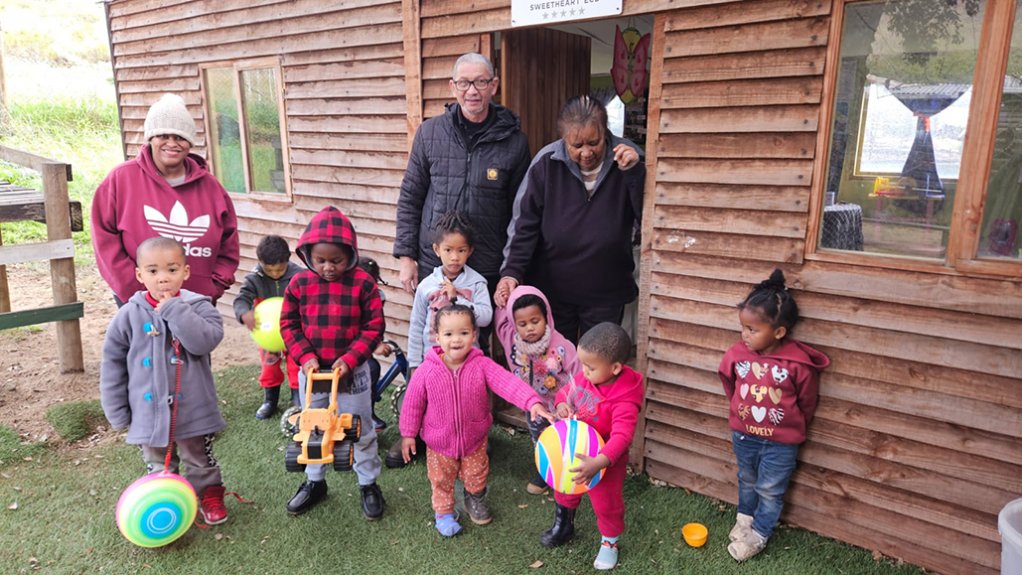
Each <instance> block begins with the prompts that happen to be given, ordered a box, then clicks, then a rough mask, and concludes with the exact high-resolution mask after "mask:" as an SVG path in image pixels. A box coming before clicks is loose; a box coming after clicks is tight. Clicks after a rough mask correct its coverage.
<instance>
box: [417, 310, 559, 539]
mask: <svg viewBox="0 0 1022 575" xmlns="http://www.w3.org/2000/svg"><path fill="white" fill-rule="evenodd" d="M434 323H435V328H436V334H437V342H438V343H439V344H440V345H438V346H434V347H433V348H432V349H430V350H429V352H428V353H427V354H426V357H425V358H424V359H423V362H422V364H421V365H420V366H419V368H418V369H416V370H415V373H414V374H413V375H412V379H411V381H409V382H408V390H407V391H406V392H405V398H404V403H403V404H402V408H401V422H400V428H401V451H402V455H403V457H404V460H405V461H406V462H407V461H409V460H410V459H411V457H412V454H413V453H415V450H416V446H415V436H416V435H418V434H421V435H422V440H423V441H424V442H425V443H426V474H427V476H428V477H429V483H430V485H431V486H432V488H433V495H432V503H433V511H434V513H435V519H436V529H437V531H439V532H440V534H441V535H443V536H444V537H453V536H455V535H457V534H458V533H460V532H461V525H460V524H459V523H458V519H457V516H456V515H455V513H454V481H455V480H456V479H458V478H460V479H461V480H462V482H463V483H464V485H465V507H466V509H467V511H468V515H469V519H471V520H472V522H473V523H475V524H476V525H485V524H487V523H489V522H490V521H491V519H492V518H491V517H490V510H489V507H488V505H487V504H486V478H487V476H488V475H489V471H490V461H489V457H488V456H487V455H486V440H487V434H488V433H489V430H490V425H492V424H493V414H492V413H491V411H490V400H489V396H488V394H487V392H488V391H493V392H494V393H496V394H497V395H499V396H501V397H503V398H504V399H506V400H507V401H509V402H510V403H512V404H514V405H517V406H518V407H520V408H522V409H524V410H526V411H528V412H529V415H530V416H531V417H532V418H537V417H545V418H547V419H552V418H553V416H552V415H551V414H550V412H549V411H547V409H546V408H545V407H543V401H542V400H541V399H540V398H539V396H537V395H536V392H535V391H533V390H532V389H531V388H529V387H528V386H527V385H525V383H524V382H522V380H520V379H518V378H516V377H515V376H513V375H511V374H510V373H508V372H507V371H506V370H504V369H502V368H501V367H500V366H499V365H497V363H496V362H494V361H493V360H492V359H490V358H488V357H486V356H484V355H483V352H482V351H480V350H479V349H478V348H476V347H475V342H476V335H477V334H476V331H477V330H476V324H475V315H474V313H473V311H472V308H470V307H468V306H464V305H460V304H452V305H448V306H447V307H443V308H440V309H439V310H437V311H436V313H435V314H434Z"/></svg>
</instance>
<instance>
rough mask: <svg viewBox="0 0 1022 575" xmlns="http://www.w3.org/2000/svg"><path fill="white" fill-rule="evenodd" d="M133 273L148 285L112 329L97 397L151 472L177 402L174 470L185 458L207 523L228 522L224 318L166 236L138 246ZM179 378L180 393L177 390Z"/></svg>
mask: <svg viewBox="0 0 1022 575" xmlns="http://www.w3.org/2000/svg"><path fill="white" fill-rule="evenodd" d="M135 261H136V262H137V267H136V268H135V276H136V278H137V279H138V280H139V282H141V283H142V284H143V285H145V287H146V289H145V290H143V291H139V292H136V293H135V295H133V296H131V298H130V299H129V300H128V302H127V303H126V304H125V305H124V306H122V307H121V308H120V309H119V310H117V314H116V315H115V316H114V319H113V321H112V322H111V323H110V326H109V327H108V328H107V333H106V341H105V342H104V344H103V359H102V363H101V365H100V383H99V390H100V401H101V403H102V405H103V412H104V413H105V414H106V418H107V420H109V422H110V425H111V426H112V427H113V428H114V429H124V428H127V429H128V435H127V439H126V440H127V442H128V443H132V444H137V445H139V446H140V447H141V450H142V458H143V460H144V461H145V463H146V469H147V471H148V472H149V473H154V472H157V471H162V470H163V469H164V462H165V456H166V453H167V446H168V443H169V442H170V433H171V408H172V406H173V404H174V403H177V415H176V419H175V422H174V429H173V442H174V446H173V447H174V448H176V449H175V450H174V451H175V453H173V454H172V456H171V463H170V469H169V471H172V472H175V473H176V472H177V468H178V463H179V461H184V463H185V470H184V473H183V475H184V477H185V478H186V479H187V480H188V481H189V482H190V483H191V484H192V487H194V488H195V492H196V494H198V496H199V513H200V515H201V516H202V518H203V520H204V521H205V522H206V523H207V524H211V525H215V524H219V523H223V522H224V521H226V520H227V509H226V507H225V506H224V486H223V481H222V480H221V477H220V465H219V464H218V463H217V460H216V459H215V458H214V457H213V451H212V441H213V433H214V432H216V431H219V430H221V429H223V428H224V427H225V426H226V422H225V421H224V418H223V417H222V416H221V415H220V409H219V407H218V401H217V395H216V389H215V387H214V385H213V372H212V369H211V368H210V357H209V354H210V352H211V351H213V349H214V348H215V347H216V346H217V344H219V343H220V340H221V339H223V336H224V326H223V320H222V319H221V317H220V313H219V312H218V311H217V310H216V308H215V307H213V304H212V303H211V301H210V299H209V297H207V296H203V295H199V294H197V293H194V292H190V291H187V290H182V289H181V285H182V284H183V283H184V281H185V279H187V278H188V274H189V269H188V264H187V261H186V258H185V251H184V248H183V247H182V246H181V244H179V243H178V242H177V241H175V240H173V239H169V238H163V237H155V238H149V239H148V240H145V241H144V242H142V244H141V245H139V248H138V253H137V255H136V258H135ZM178 378H180V391H178V392H177V393H176V394H175V389H176V386H177V382H178Z"/></svg>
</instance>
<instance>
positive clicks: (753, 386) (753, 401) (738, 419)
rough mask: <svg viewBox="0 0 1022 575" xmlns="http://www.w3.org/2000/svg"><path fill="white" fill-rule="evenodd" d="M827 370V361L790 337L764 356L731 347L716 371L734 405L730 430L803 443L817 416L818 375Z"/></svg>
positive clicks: (744, 347) (742, 344)
mask: <svg viewBox="0 0 1022 575" xmlns="http://www.w3.org/2000/svg"><path fill="white" fill-rule="evenodd" d="M828 365H830V360H829V359H827V356H825V355H823V354H822V353H820V352H819V351H816V350H815V349H813V348H811V347H809V346H808V345H806V344H804V343H802V342H800V341H796V340H794V339H790V338H788V339H785V340H784V342H783V343H782V344H781V345H780V347H778V348H777V349H776V350H774V351H773V352H771V353H768V354H763V355H761V354H759V353H757V352H754V351H752V350H750V349H749V347H748V346H747V345H745V342H742V341H739V342H738V343H736V344H734V345H732V346H731V349H729V350H727V353H725V354H724V359H722V360H721V362H720V367H719V368H718V369H717V375H719V376H720V380H721V381H722V382H723V383H724V395H726V396H727V397H728V400H729V401H730V402H731V406H730V409H729V410H728V411H729V412H730V416H729V422H730V424H731V429H733V430H735V431H738V432H741V433H747V434H749V435H756V436H758V437H762V438H764V439H769V440H771V441H776V442H778V443H787V444H792V445H798V444H801V443H802V442H804V441H805V440H806V428H807V427H809V424H810V423H811V422H812V420H813V414H815V413H816V404H817V400H818V394H819V391H820V372H821V371H822V370H823V369H825V368H826V367H827V366H828Z"/></svg>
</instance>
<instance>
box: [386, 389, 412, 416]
mask: <svg viewBox="0 0 1022 575" xmlns="http://www.w3.org/2000/svg"><path fill="white" fill-rule="evenodd" d="M407 390H408V382H406V381H402V382H401V383H400V384H399V385H398V386H396V387H395V388H394V393H391V394H390V409H391V411H393V412H394V419H395V420H398V421H400V419H401V404H402V403H404V400H405V391H407Z"/></svg>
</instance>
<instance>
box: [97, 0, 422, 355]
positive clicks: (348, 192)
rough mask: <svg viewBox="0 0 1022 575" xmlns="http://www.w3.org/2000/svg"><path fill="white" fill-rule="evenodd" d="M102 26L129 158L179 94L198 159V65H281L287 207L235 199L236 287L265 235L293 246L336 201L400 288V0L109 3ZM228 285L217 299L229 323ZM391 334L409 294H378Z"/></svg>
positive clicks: (363, 245)
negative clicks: (273, 61) (151, 116)
mask: <svg viewBox="0 0 1022 575" xmlns="http://www.w3.org/2000/svg"><path fill="white" fill-rule="evenodd" d="M107 11H108V26H109V30H110V44H111V50H112V58H113V66H114V75H115V81H116V86H117V98H118V105H119V108H120V115H121V120H122V127H123V141H124V142H125V151H126V154H127V155H128V156H134V155H136V154H137V153H138V148H139V146H140V145H142V144H143V139H142V124H143V121H144V120H145V115H146V111H147V110H148V108H149V106H150V105H151V104H152V103H153V102H155V101H156V100H157V99H158V98H159V97H160V95H161V94H163V93H165V92H174V93H177V94H179V95H181V96H182V97H183V98H184V99H185V102H186V104H187V105H188V109H189V110H190V111H191V112H192V116H193V117H194V118H195V120H196V123H197V124H198V126H199V132H198V140H199V141H198V142H197V145H196V146H195V147H194V148H193V151H194V152H195V153H197V154H199V155H203V156H207V157H208V155H207V148H206V146H205V142H206V137H207V135H206V133H205V130H204V129H203V126H204V125H205V122H206V118H205V107H204V101H203V93H202V87H201V71H200V67H201V66H202V65H204V64H207V63H210V62H232V61H240V60H253V59H260V58H278V59H279V62H280V71H281V75H282V84H283V87H284V111H285V122H284V123H285V126H286V130H287V133H286V139H287V143H288V145H289V149H288V150H285V153H286V154H288V160H289V162H290V171H291V189H292V194H293V201H291V202H288V201H286V198H270V199H265V198H256V197H251V196H247V195H245V194H232V197H233V199H234V204H235V208H236V209H237V212H238V224H239V229H240V235H241V256H242V257H241V265H240V267H239V268H238V273H237V275H236V278H237V280H238V281H239V282H240V281H241V279H242V278H243V277H244V274H245V273H247V272H248V271H249V270H251V269H252V268H253V267H254V266H255V264H256V259H255V246H256V244H257V243H258V242H259V240H260V238H262V237H263V236H264V235H267V234H271V233H272V234H279V235H281V236H283V237H285V238H287V239H288V241H289V242H290V244H291V246H292V247H294V246H295V244H296V243H297V240H298V237H299V235H301V232H302V231H303V230H304V228H305V225H306V223H307V222H308V221H309V218H310V217H311V216H312V215H313V214H314V213H315V212H317V211H319V210H320V209H321V208H322V207H324V206H326V205H328V204H333V205H336V206H337V207H339V208H340V209H341V210H342V211H344V212H345V213H346V214H347V215H348V216H350V217H351V219H352V222H353V223H354V225H355V228H356V230H357V232H358V235H359V248H360V251H361V253H362V255H368V256H371V257H374V258H375V259H376V260H377V261H378V262H379V264H380V267H381V271H382V275H383V278H384V279H385V280H386V281H388V283H391V285H392V286H393V285H396V284H397V264H396V260H395V259H394V258H393V257H392V256H391V255H390V254H391V249H392V246H393V239H394V205H395V204H396V203H397V197H398V188H399V186H400V184H401V178H402V176H403V175H404V169H405V165H406V163H407V145H408V139H407V133H408V126H407V122H406V114H407V110H406V103H405V69H404V53H403V45H402V40H403V36H402V30H403V25H402V13H401V2H400V1H381V0H351V1H345V2H330V1H326V0H286V1H285V0H222V1H219V2H215V3H214V2H208V1H198V0H197V1H188V0H185V1H181V0H170V1H159V2H156V1H151V0H114V1H111V2H109V3H108V5H107ZM239 287H240V283H235V285H234V286H233V288H232V289H231V290H230V291H229V292H228V295H227V297H225V298H223V299H222V300H221V302H220V307H221V310H222V311H223V312H224V313H225V314H227V315H229V316H231V317H233V313H232V312H231V311H230V305H231V301H232V300H233V296H234V295H235V294H236V293H237V290H238V288H239ZM383 290H384V291H385V292H386V295H387V298H388V300H387V301H388V304H387V306H386V310H387V315H388V321H387V331H388V337H394V338H399V339H401V340H403V339H404V337H405V336H406V335H407V333H408V327H407V326H408V324H407V318H408V313H409V310H410V308H411V297H410V296H407V295H406V294H404V292H402V291H401V290H399V289H396V288H394V287H390V288H387V287H384V288H383Z"/></svg>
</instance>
